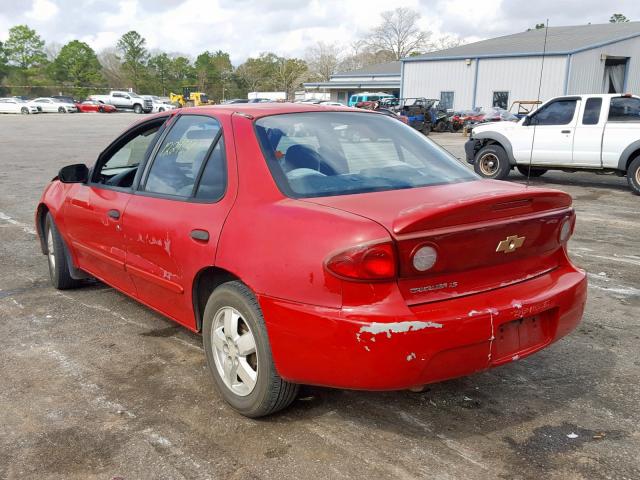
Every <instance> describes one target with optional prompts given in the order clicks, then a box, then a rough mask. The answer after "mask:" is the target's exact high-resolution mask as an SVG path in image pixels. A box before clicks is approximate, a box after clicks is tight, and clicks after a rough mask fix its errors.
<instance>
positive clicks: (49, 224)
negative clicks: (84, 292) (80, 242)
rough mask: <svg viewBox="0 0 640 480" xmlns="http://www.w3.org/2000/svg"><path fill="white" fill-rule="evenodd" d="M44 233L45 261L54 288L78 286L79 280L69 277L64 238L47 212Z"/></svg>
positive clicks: (62, 288) (64, 288) (69, 270)
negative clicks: (45, 245) (45, 244)
mask: <svg viewBox="0 0 640 480" xmlns="http://www.w3.org/2000/svg"><path fill="white" fill-rule="evenodd" d="M44 235H45V237H44V238H45V239H46V241H47V263H48V264H49V278H50V279H51V284H52V285H53V286H54V288H57V289H58V290H67V289H69V288H76V287H78V286H80V284H81V281H80V280H76V279H74V278H72V277H71V268H70V265H69V262H68V261H67V255H66V254H65V248H66V247H65V245H64V240H63V239H62V237H61V236H60V232H58V228H57V227H56V224H55V222H54V221H53V217H51V214H50V213H47V218H46V219H45V221H44Z"/></svg>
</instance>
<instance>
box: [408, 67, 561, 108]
mask: <svg viewBox="0 0 640 480" xmlns="http://www.w3.org/2000/svg"><path fill="white" fill-rule="evenodd" d="M540 61H541V57H522V58H519V57H516V58H482V59H480V60H479V61H477V60H475V59H474V60H472V61H471V64H470V65H467V62H466V60H440V61H428V62H405V65H404V79H403V91H402V95H403V96H405V97H427V98H440V92H443V91H453V92H455V94H454V105H453V108H454V109H456V110H460V109H467V108H471V107H472V106H473V85H474V77H475V69H476V66H478V67H479V70H478V84H477V93H476V103H475V106H477V107H484V106H491V105H492V103H493V92H495V91H508V92H509V103H511V102H512V101H513V100H531V99H536V98H537V95H538V81H539V79H540ZM565 74H566V57H565V56H562V57H558V56H554V57H547V58H545V65H544V75H543V76H544V78H543V85H542V96H541V98H542V100H546V99H548V98H550V97H553V96H557V95H562V94H563V93H564V80H565Z"/></svg>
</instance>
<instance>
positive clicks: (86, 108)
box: [76, 100, 116, 113]
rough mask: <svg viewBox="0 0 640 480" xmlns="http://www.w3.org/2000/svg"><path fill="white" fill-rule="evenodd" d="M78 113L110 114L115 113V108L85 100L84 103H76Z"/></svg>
mask: <svg viewBox="0 0 640 480" xmlns="http://www.w3.org/2000/svg"><path fill="white" fill-rule="evenodd" d="M76 107H78V111H79V112H100V113H112V112H115V111H116V107H114V106H113V105H107V104H106V103H101V102H98V101H96V100H85V101H84V102H80V103H76Z"/></svg>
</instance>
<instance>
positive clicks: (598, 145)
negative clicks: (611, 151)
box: [572, 97, 606, 168]
mask: <svg viewBox="0 0 640 480" xmlns="http://www.w3.org/2000/svg"><path fill="white" fill-rule="evenodd" d="M605 121H606V117H605V115H603V114H602V97H589V98H587V99H585V101H583V102H582V105H581V109H580V115H579V117H578V123H577V124H576V128H575V134H574V136H573V155H572V163H573V164H574V165H576V166H580V167H592V168H593V167H600V166H602V157H601V149H602V134H603V132H604V124H605Z"/></svg>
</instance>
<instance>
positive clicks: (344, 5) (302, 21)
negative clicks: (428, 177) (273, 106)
mask: <svg viewBox="0 0 640 480" xmlns="http://www.w3.org/2000/svg"><path fill="white" fill-rule="evenodd" d="M396 6H410V7H413V8H416V9H417V10H418V11H419V12H420V14H421V16H422V18H421V19H420V23H421V25H422V27H423V28H424V29H425V30H430V31H432V32H434V35H435V36H438V35H444V34H449V35H455V36H458V37H461V38H463V39H465V40H466V41H474V40H480V39H484V38H488V37H493V36H498V35H505V34H509V33H515V32H519V31H523V30H525V29H526V28H527V27H531V26H533V25H535V24H536V23H539V22H544V21H545V19H546V18H549V24H550V25H551V26H554V25H556V26H558V25H577V24H584V23H588V22H591V23H606V22H607V21H608V19H609V16H610V15H611V14H612V13H623V14H625V15H626V16H627V17H629V18H631V19H632V20H640V1H638V0H605V1H603V0H361V1H357V0H311V1H303V0H0V40H6V38H7V36H8V30H9V28H11V27H12V26H13V25H17V24H23V23H26V24H28V25H29V26H30V27H32V28H35V29H36V30H37V31H38V33H39V34H40V35H41V36H42V37H43V38H44V40H45V41H46V42H48V43H50V42H55V43H58V44H64V43H66V42H68V41H69V40H72V39H76V38H77V39H80V40H83V41H85V42H87V43H88V44H89V45H91V46H92V47H93V48H94V49H96V50H101V49H103V48H106V47H111V46H113V45H115V43H116V41H117V40H118V38H119V37H120V36H121V35H122V34H123V33H125V32H127V31H129V30H137V31H138V32H140V33H141V34H142V35H143V36H144V37H145V38H146V39H147V44H148V47H149V48H150V49H160V50H163V51H166V52H170V53H171V52H180V53H184V54H187V55H189V56H192V57H195V56H197V55H198V54H199V53H200V52H202V51H204V50H218V49H221V50H224V51H226V52H229V53H230V54H231V59H232V62H233V63H234V64H236V65H237V64H239V63H241V62H242V61H244V60H245V59H246V58H247V57H249V56H254V55H257V54H259V53H260V52H264V51H272V52H276V53H277V54H279V55H288V56H300V57H302V56H303V55H304V51H305V48H306V47H307V46H308V45H311V44H313V43H315V42H317V41H318V40H322V41H325V42H339V43H346V44H348V43H349V42H351V41H353V40H355V39H357V38H358V37H361V36H362V35H363V34H364V33H365V32H366V31H367V30H368V29H369V28H371V27H372V26H374V25H376V24H377V23H378V22H379V20H380V15H379V14H380V12H382V11H385V10H389V9H392V8H394V7H396Z"/></svg>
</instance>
